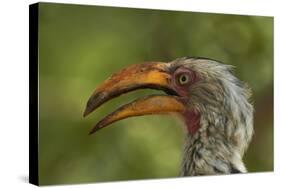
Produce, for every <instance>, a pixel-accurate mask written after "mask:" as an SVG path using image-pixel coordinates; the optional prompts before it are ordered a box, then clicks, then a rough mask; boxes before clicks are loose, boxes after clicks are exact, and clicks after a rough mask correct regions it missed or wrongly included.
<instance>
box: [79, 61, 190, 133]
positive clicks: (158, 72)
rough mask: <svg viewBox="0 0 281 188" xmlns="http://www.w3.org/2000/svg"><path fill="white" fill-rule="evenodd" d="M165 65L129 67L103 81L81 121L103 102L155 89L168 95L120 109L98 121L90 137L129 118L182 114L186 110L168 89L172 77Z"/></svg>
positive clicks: (152, 63)
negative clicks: (131, 92)
mask: <svg viewBox="0 0 281 188" xmlns="http://www.w3.org/2000/svg"><path fill="white" fill-rule="evenodd" d="M169 65H170V64H169V63H163V62H151V63H144V64H136V65H131V66H129V67H127V68H125V69H123V70H121V71H120V72H119V73H116V74H113V75H112V76H111V77H110V78H109V79H107V80H106V81H104V83H102V84H101V85H100V86H99V87H98V88H97V89H96V90H95V91H94V93H93V94H92V96H91V97H90V99H89V100H88V102H87V106H86V109H85V112H84V117H85V116H87V115H88V114H89V113H91V112H93V111H94V110H96V109H97V108H98V107H99V106H101V105H102V104H104V103H105V102H106V101H108V100H110V99H112V98H115V97H117V96H119V95H121V94H124V93H127V92H130V91H134V90H137V89H143V88H150V89H158V90H163V91H165V92H166V93H167V94H171V95H152V96H147V97H144V98H140V99H137V100H135V101H133V102H131V103H129V104H126V105H124V106H121V107H120V108H118V109H117V110H116V111H114V112H112V113H111V114H109V115H107V116H106V117H105V118H103V119H102V120H101V121H99V122H98V123H97V124H96V126H95V127H94V128H93V129H92V131H91V132H90V134H91V133H94V132H96V131H97V130H99V129H101V128H103V127H106V126H108V125H110V124H112V123H113V122H116V121H118V120H121V119H125V118H128V117H132V116H142V115H150V114H163V113H170V112H177V113H184V111H185V108H186V106H185V105H184V102H183V100H182V98H181V97H179V96H177V94H176V92H175V91H174V90H173V89H172V88H171V87H170V83H171V79H172V78H171V77H172V76H171V75H170V70H169Z"/></svg>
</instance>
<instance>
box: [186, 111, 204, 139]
mask: <svg viewBox="0 0 281 188" xmlns="http://www.w3.org/2000/svg"><path fill="white" fill-rule="evenodd" d="M183 118H184V121H185V125H186V127H187V130H188V132H189V134H192V135H193V134H195V133H196V132H197V131H198V129H199V128H200V113H198V112H195V111H186V112H184V113H183Z"/></svg>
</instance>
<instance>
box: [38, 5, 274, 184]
mask: <svg viewBox="0 0 281 188" xmlns="http://www.w3.org/2000/svg"><path fill="white" fill-rule="evenodd" d="M39 21H40V22H39V43H40V44H39V61H40V70H39V71H40V84H39V87H40V99H39V100H40V130H39V134H40V140H39V144H40V148H39V173H40V184H44V185H45V184H72V183H86V182H100V181H116V180H135V179H146V178H167V177H176V176H178V175H179V172H180V164H181V157H182V150H183V141H184V131H183V126H182V125H181V123H180V122H179V121H178V120H176V119H174V118H173V117H170V116H144V117H136V118H129V119H126V120H122V121H119V122H117V123H115V125H114V126H111V127H108V128H105V129H103V130H102V131H100V132H97V133H96V134H95V135H92V136H89V135H88V132H89V130H90V129H91V128H92V126H93V125H94V124H95V123H96V122H97V121H98V120H100V119H101V118H102V117H104V116H105V115H107V114H108V113H109V112H112V111H113V110H114V109H116V108H117V107H118V106H120V105H122V104H124V103H128V102H129V101H131V100H133V99H135V98H137V97H140V96H145V95H147V94H151V93H159V91H153V90H142V91H136V92H133V93H130V94H126V95H125V96H121V97H119V98H118V99H115V100H113V101H110V102H108V103H106V104H105V105H104V106H102V107H100V108H99V109H98V110H97V111H96V112H95V113H93V114H91V115H90V116H89V117H87V118H82V113H83V111H84V108H85V105H86V102H87V100H88V98H89V96H90V95H91V93H92V92H93V90H94V89H95V87H96V86H97V85H98V84H99V83H101V82H102V81H103V80H105V79H106V78H108V77H109V76H110V75H111V74H112V73H114V72H116V71H118V70H120V69H121V68H124V67H126V66H127V65H129V64H135V63H142V62H144V61H153V60H156V61H171V60H173V59H175V58H178V57H183V56H203V57H208V58H213V59H217V60H220V61H222V62H225V63H227V64H232V65H235V66H236V70H235V71H236V74H237V76H238V77H239V78H240V79H241V80H243V81H246V82H247V83H248V84H249V85H250V87H251V88H252V89H253V102H254V105H255V135H254V138H253V141H252V143H251V145H250V147H249V150H248V151H247V153H246V154H245V158H244V159H245V163H246V166H247V168H248V170H249V172H259V171H272V170H273V18H271V17H257V16H237V15H223V14H207V13H193V12H179V11H161V10H143V9H128V8H112V7H98V6H79V5H63V4H48V3H40V6H39Z"/></svg>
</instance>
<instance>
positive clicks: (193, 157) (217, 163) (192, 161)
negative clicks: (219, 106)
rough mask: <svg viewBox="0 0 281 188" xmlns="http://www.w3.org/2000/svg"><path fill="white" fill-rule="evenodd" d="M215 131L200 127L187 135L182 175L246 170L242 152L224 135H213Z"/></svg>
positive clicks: (228, 172) (241, 171)
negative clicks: (203, 129)
mask: <svg viewBox="0 0 281 188" xmlns="http://www.w3.org/2000/svg"><path fill="white" fill-rule="evenodd" d="M209 129H213V127H212V126H211V127H210V128H209ZM213 131H215V130H205V131H202V130H201V129H199V130H198V131H197V132H196V133H195V134H193V135H190V134H189V135H188V136H187V138H186V145H185V150H184V159H183V168H182V172H181V175H182V176H196V175H212V174H230V173H243V172H246V168H245V166H244V164H243V161H242V156H241V152H240V151H239V150H238V149H236V148H235V147H233V146H232V145H231V144H229V143H228V142H226V141H225V140H224V138H223V137H222V136H220V135H212V134H211V132H213Z"/></svg>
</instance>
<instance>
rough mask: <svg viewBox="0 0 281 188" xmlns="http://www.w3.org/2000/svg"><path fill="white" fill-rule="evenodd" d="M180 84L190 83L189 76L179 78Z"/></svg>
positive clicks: (184, 75) (182, 75)
mask: <svg viewBox="0 0 281 188" xmlns="http://www.w3.org/2000/svg"><path fill="white" fill-rule="evenodd" d="M178 80H179V84H181V85H184V84H187V83H188V82H189V76H188V75H187V74H181V75H180V76H179V78H178Z"/></svg>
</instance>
